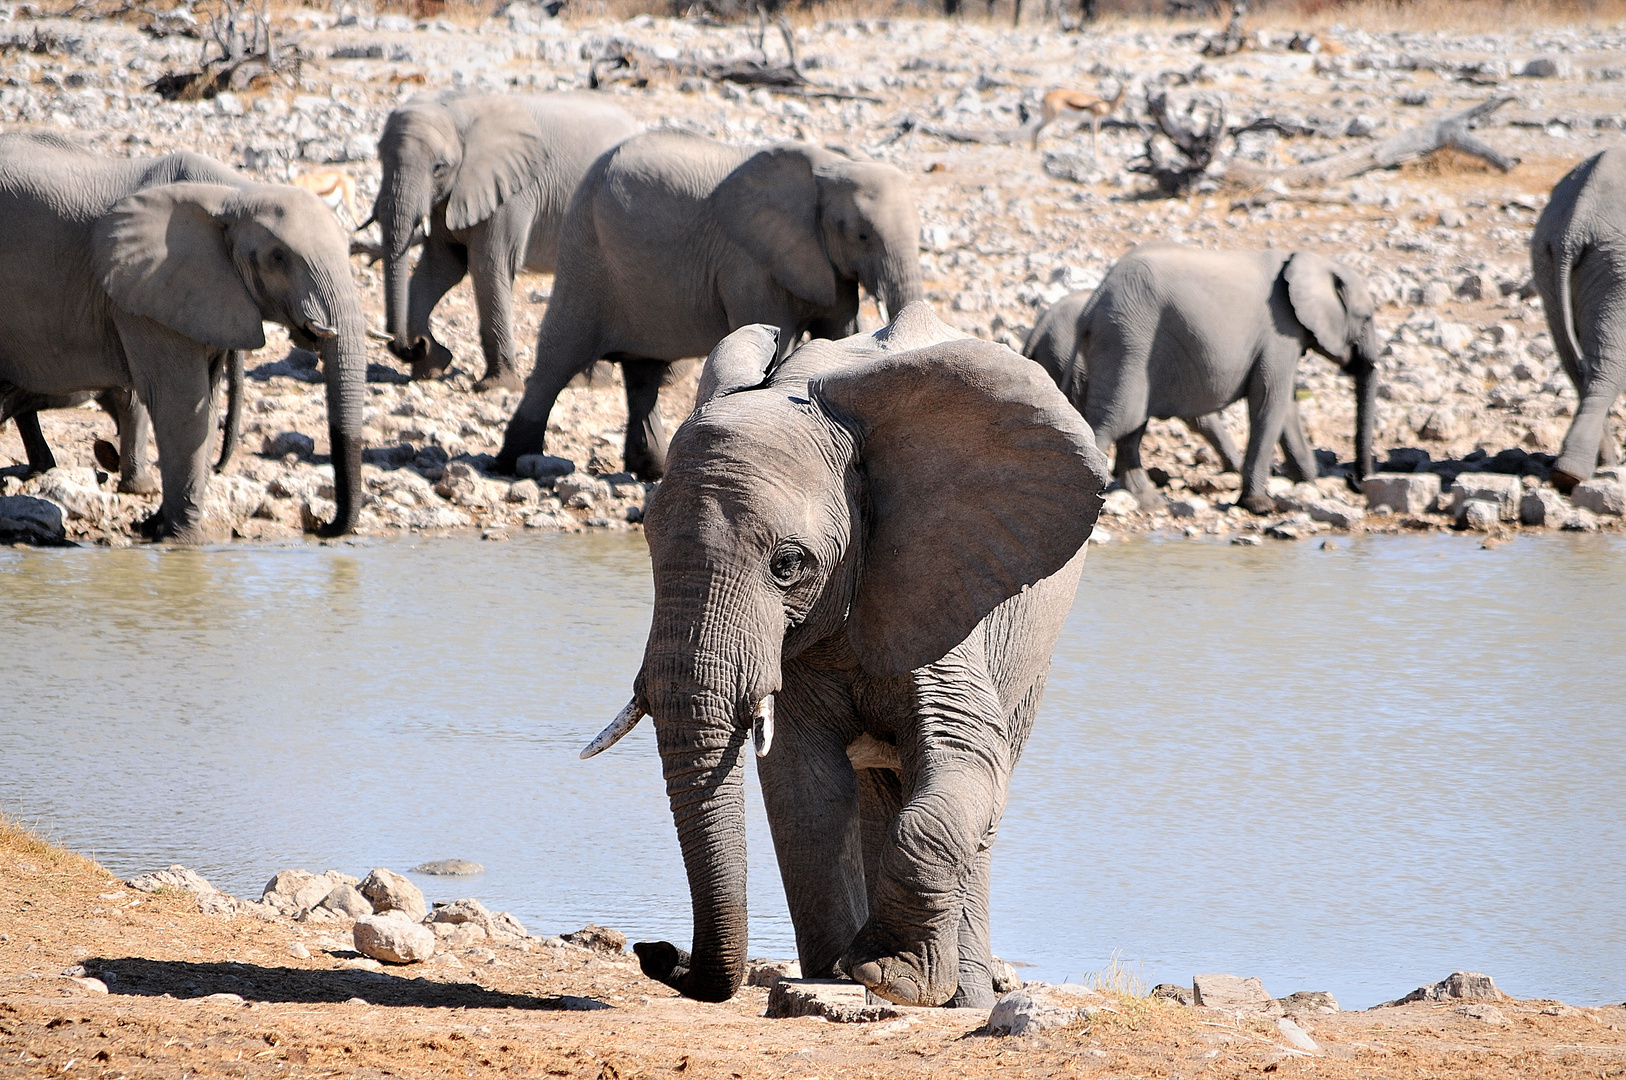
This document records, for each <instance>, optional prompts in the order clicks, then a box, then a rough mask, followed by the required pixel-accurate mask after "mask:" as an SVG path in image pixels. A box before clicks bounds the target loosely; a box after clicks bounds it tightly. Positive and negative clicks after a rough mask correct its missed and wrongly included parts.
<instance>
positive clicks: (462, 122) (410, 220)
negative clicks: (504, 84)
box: [373, 96, 545, 355]
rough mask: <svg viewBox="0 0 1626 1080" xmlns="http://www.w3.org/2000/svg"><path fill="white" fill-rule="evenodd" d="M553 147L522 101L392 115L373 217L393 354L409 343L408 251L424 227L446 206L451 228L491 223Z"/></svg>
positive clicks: (454, 101) (452, 99) (487, 100)
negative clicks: (381, 245) (378, 238)
mask: <svg viewBox="0 0 1626 1080" xmlns="http://www.w3.org/2000/svg"><path fill="white" fill-rule="evenodd" d="M544 151H545V147H544V145H543V143H542V140H541V138H540V136H539V135H538V134H537V132H536V121H535V118H534V117H532V116H531V114H530V113H529V112H528V111H527V110H526V108H525V106H524V105H523V104H521V103H520V102H517V101H514V100H511V99H508V98H504V97H499V96H482V97H477V98H460V97H457V96H437V97H433V98H428V99H422V100H416V101H412V102H409V103H407V104H406V105H404V106H402V107H401V108H399V109H396V110H395V111H394V112H392V113H390V117H389V120H388V121H386V122H385V124H384V133H383V135H382V136H380V138H379V141H378V158H379V163H380V164H381V165H382V166H383V179H382V182H381V184H380V186H379V189H378V199H377V201H376V202H374V204H373V218H374V219H375V220H376V221H377V222H378V227H379V229H380V230H381V231H382V233H383V239H384V306H385V313H384V317H385V324H386V326H387V328H388V329H389V332H390V335H391V337H392V338H393V339H394V342H393V344H392V345H391V351H393V352H395V353H396V354H397V355H404V354H405V353H407V352H410V351H411V350H412V349H414V348H415V347H417V346H418V345H419V343H418V342H412V341H407V340H406V338H407V284H408V274H407V252H408V250H409V249H410V247H411V245H412V236H413V232H414V230H415V229H417V228H418V226H419V225H420V223H422V222H424V220H425V219H426V218H429V217H430V216H431V215H432V213H433V211H434V209H435V207H436V206H438V205H440V204H442V203H444V204H445V206H446V212H445V223H446V227H447V228H449V229H452V230H454V231H460V230H463V229H468V228H471V227H473V226H475V225H477V224H479V223H480V222H482V221H484V220H486V219H487V218H489V217H490V216H491V215H492V214H493V213H495V212H496V209H497V207H498V206H499V205H500V204H501V203H502V201H503V200H504V199H506V198H508V197H509V196H510V195H512V194H514V193H515V192H517V191H519V190H521V189H522V188H523V187H524V186H525V185H526V183H528V182H530V178H532V177H534V176H536V175H537V172H538V170H539V169H540V168H541V163H542V161H543V159H544V156H545V153H544Z"/></svg>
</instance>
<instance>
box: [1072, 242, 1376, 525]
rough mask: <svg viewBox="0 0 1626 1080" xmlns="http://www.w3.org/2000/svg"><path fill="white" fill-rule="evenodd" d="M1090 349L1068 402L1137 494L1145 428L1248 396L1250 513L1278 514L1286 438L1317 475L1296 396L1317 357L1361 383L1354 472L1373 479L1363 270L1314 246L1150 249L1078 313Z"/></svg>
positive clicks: (1144, 481)
mask: <svg viewBox="0 0 1626 1080" xmlns="http://www.w3.org/2000/svg"><path fill="white" fill-rule="evenodd" d="M1078 332H1079V345H1078V351H1077V354H1076V359H1075V361H1074V363H1073V364H1072V365H1071V366H1069V367H1068V368H1067V370H1066V371H1065V373H1064V379H1063V385H1065V386H1066V387H1068V397H1069V398H1071V400H1072V402H1073V404H1074V405H1076V406H1077V407H1078V408H1079V410H1080V411H1081V412H1082V413H1083V414H1084V418H1085V419H1086V420H1088V421H1089V422H1090V426H1091V427H1092V428H1094V429H1095V438H1096V442H1097V444H1098V445H1099V446H1100V447H1101V448H1102V449H1103V450H1105V449H1106V448H1107V447H1108V446H1110V445H1112V444H1114V443H1116V444H1117V451H1118V452H1117V460H1116V461H1115V462H1114V466H1113V468H1114V471H1115V472H1116V474H1117V475H1118V476H1119V478H1121V479H1122V480H1123V482H1124V486H1125V487H1127V488H1129V489H1130V490H1131V491H1133V492H1135V493H1136V494H1138V495H1145V494H1147V493H1149V492H1150V491H1151V481H1150V480H1149V479H1148V478H1147V476H1146V471H1145V470H1144V469H1142V468H1141V463H1140V441H1141V438H1142V436H1144V435H1145V433H1146V421H1147V419H1148V418H1149V417H1153V416H1156V417H1158V418H1160V419H1167V418H1169V417H1173V416H1184V417H1196V416H1202V415H1204V414H1205V413H1211V412H1217V411H1218V410H1220V409H1223V408H1225V407H1226V406H1227V405H1229V404H1231V403H1232V402H1233V401H1237V400H1240V399H1241V398H1243V397H1246V398H1247V399H1248V427H1249V431H1248V449H1247V453H1246V455H1245V456H1244V458H1243V462H1242V497H1241V499H1240V500H1239V501H1240V502H1241V504H1242V505H1243V506H1245V507H1246V508H1247V509H1249V510H1251V511H1253V512H1254V513H1256V514H1266V513H1270V512H1271V511H1272V510H1273V509H1274V504H1273V503H1272V501H1271V499H1270V496H1269V494H1268V493H1267V491H1266V487H1267V481H1268V480H1269V478H1270V458H1271V451H1272V449H1273V448H1274V447H1275V445H1276V443H1277V441H1278V440H1280V442H1281V444H1282V448H1283V449H1284V450H1285V451H1286V452H1287V466H1288V473H1289V475H1291V476H1292V477H1293V478H1294V479H1296V480H1314V479H1315V477H1316V475H1317V471H1318V470H1317V468H1316V461H1315V454H1314V453H1313V452H1312V451H1311V450H1310V447H1309V444H1308V443H1306V442H1305V439H1304V432H1303V430H1302V429H1301V428H1300V426H1299V418H1298V406H1297V404H1296V403H1295V401H1294V399H1293V383H1294V376H1295V374H1296V372H1297V371H1298V364H1299V358H1300V357H1302V356H1303V355H1304V353H1305V351H1306V350H1307V349H1314V350H1315V351H1316V352H1319V353H1321V354H1322V355H1323V356H1325V357H1327V358H1328V359H1330V360H1333V361H1334V362H1336V363H1338V364H1339V365H1341V366H1342V367H1343V369H1344V371H1345V372H1347V373H1349V374H1350V375H1353V376H1354V378H1355V403H1356V430H1355V474H1356V476H1357V477H1364V476H1367V475H1368V474H1370V473H1371V472H1372V429H1373V424H1374V422H1375V416H1374V412H1375V407H1376V404H1377V378H1376V374H1375V365H1376V361H1377V356H1378V341H1377V330H1376V327H1375V325H1374V323H1373V304H1372V297H1371V295H1370V294H1369V293H1368V292H1367V290H1366V283H1365V281H1363V280H1362V279H1361V277H1360V275H1358V274H1356V273H1354V272H1353V271H1351V270H1349V269H1348V268H1347V267H1345V266H1343V265H1341V264H1339V263H1335V262H1333V261H1332V260H1330V259H1326V258H1323V257H1322V256H1320V255H1315V254H1312V253H1310V252H1307V251H1298V252H1285V251H1275V250H1266V251H1206V250H1203V249H1202V248H1195V247H1187V246H1185V245H1182V244H1174V243H1155V244H1143V245H1141V246H1140V247H1137V248H1135V249H1134V250H1133V251H1131V252H1130V253H1129V254H1127V255H1125V256H1124V257H1123V258H1122V259H1120V260H1118V264H1117V265H1116V266H1114V267H1113V268H1112V270H1111V272H1109V273H1108V274H1107V276H1106V279H1105V280H1104V281H1102V282H1101V285H1100V287H1099V288H1097V289H1096V290H1095V295H1094V296H1093V297H1091V298H1090V301H1089V303H1088V304H1087V305H1086V306H1085V308H1084V311H1083V312H1082V313H1081V314H1080V315H1079V319H1078Z"/></svg>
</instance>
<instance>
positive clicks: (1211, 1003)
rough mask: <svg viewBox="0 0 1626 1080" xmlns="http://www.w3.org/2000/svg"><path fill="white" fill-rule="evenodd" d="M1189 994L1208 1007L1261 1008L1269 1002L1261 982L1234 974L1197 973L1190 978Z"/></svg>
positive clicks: (1268, 996) (1196, 1001) (1198, 1002)
mask: <svg viewBox="0 0 1626 1080" xmlns="http://www.w3.org/2000/svg"><path fill="white" fill-rule="evenodd" d="M1191 996H1192V1000H1193V1001H1194V1003H1195V1004H1198V1005H1202V1006H1205V1007H1207V1008H1210V1009H1263V1008H1265V1007H1266V1006H1267V1005H1269V1004H1270V995H1269V994H1267V993H1265V984H1264V983H1263V982H1261V981H1259V980H1258V979H1254V978H1248V979H1244V978H1241V977H1239V976H1236V975H1224V974H1209V975H1197V976H1195V977H1193V978H1192V980H1191Z"/></svg>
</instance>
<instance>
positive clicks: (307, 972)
mask: <svg viewBox="0 0 1626 1080" xmlns="http://www.w3.org/2000/svg"><path fill="white" fill-rule="evenodd" d="M84 967H85V970H86V971H87V972H88V973H89V974H92V975H94V976H96V977H97V978H99V979H101V980H102V981H103V982H105V983H106V984H107V991H108V993H109V994H127V995H133V996H137V997H162V996H163V995H165V994H168V995H170V996H172V997H177V998H201V997H208V996H209V995H211V994H237V995H239V996H240V997H242V998H243V1000H245V1001H265V1002H306V1003H312V1004H315V1003H325V1002H341V1001H349V1000H350V999H352V998H361V999H363V1000H364V1001H366V1002H367V1003H368V1004H369V1005H396V1006H417V1007H420V1008H429V1009H456V1008H470V1009H553V1010H564V1011H575V1012H582V1011H588V1010H592V1009H609V1008H613V1007H614V1006H612V1005H608V1004H606V1003H605V1002H602V1001H598V1000H597V999H595V998H588V997H573V996H571V995H569V994H557V995H551V996H548V997H532V996H530V995H528V994H508V993H503V992H501V991H497V990H487V989H486V988H485V987H483V986H480V985H478V984H476V983H467V982H462V983H443V982H434V981H432V980H430V979H426V978H422V977H419V978H403V977H400V976H396V975H386V974H382V973H380V972H375V971H352V970H348V969H342V970H336V971H314V970H311V969H309V968H288V967H262V966H260V965H258V964H241V963H231V962H226V963H192V962H189V961H184V960H148V959H144V958H141V957H120V958H116V959H113V958H102V959H95V960H86V961H84Z"/></svg>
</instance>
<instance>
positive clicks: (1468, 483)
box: [1451, 473, 1524, 523]
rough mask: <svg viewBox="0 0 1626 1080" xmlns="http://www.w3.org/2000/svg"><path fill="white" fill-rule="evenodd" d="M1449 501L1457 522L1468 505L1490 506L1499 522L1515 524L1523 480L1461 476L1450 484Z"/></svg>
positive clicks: (1497, 475) (1496, 475) (1491, 475)
mask: <svg viewBox="0 0 1626 1080" xmlns="http://www.w3.org/2000/svg"><path fill="white" fill-rule="evenodd" d="M1451 498H1452V509H1453V510H1454V511H1455V515H1456V519H1457V521H1458V523H1461V522H1462V520H1463V517H1464V515H1465V514H1467V512H1468V504H1469V503H1471V502H1488V503H1493V504H1495V506H1496V513H1497V517H1498V518H1500V519H1501V520H1502V521H1518V520H1519V503H1520V502H1521V501H1522V500H1523V499H1524V481H1523V480H1522V479H1520V478H1519V477H1517V476H1509V475H1507V474H1506V473H1461V474H1459V475H1458V476H1457V479H1456V482H1455V483H1453V484H1452V485H1451Z"/></svg>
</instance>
